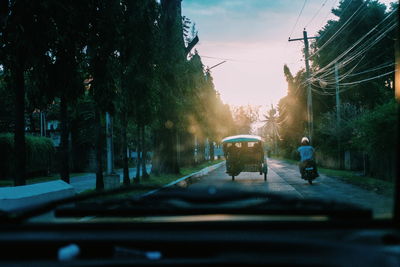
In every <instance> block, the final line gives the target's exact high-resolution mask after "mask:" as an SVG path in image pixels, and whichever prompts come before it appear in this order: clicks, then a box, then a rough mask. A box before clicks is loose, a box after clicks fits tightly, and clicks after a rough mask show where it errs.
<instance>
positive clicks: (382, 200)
mask: <svg viewBox="0 0 400 267" xmlns="http://www.w3.org/2000/svg"><path fill="white" fill-rule="evenodd" d="M225 171H226V169H225V165H223V166H221V167H220V168H218V169H216V170H215V171H213V172H211V173H210V174H208V175H206V176H204V177H202V178H201V179H200V180H199V181H198V182H197V183H195V184H193V185H191V187H196V186H204V185H218V186H221V185H222V186H223V185H225V184H226V185H229V186H232V185H234V186H240V187H250V188H251V189H252V190H253V189H255V190H261V191H265V192H272V193H279V194H288V195H291V196H295V197H298V198H318V199H327V200H335V201H339V202H345V203H353V204H356V205H359V206H362V207H367V208H371V209H372V210H373V213H374V216H376V217H387V216H391V211H392V207H393V199H392V198H389V197H386V196H383V195H379V194H377V193H375V192H371V191H367V190H364V189H362V188H359V187H357V186H354V185H351V184H347V183H344V182H342V181H340V180H338V179H335V178H332V177H328V176H326V175H323V174H320V177H318V178H317V179H316V180H314V182H313V184H312V185H310V184H309V183H308V182H307V181H305V180H303V179H301V178H300V174H299V170H298V166H297V165H294V164H289V163H286V162H283V161H279V160H275V159H268V176H267V181H266V182H264V176H263V175H260V174H259V173H255V172H244V173H241V174H239V175H238V176H236V177H235V181H232V178H231V176H229V175H228V174H226V173H225ZM360 179H362V177H360Z"/></svg>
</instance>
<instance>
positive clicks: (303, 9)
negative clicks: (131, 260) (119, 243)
mask: <svg viewBox="0 0 400 267" xmlns="http://www.w3.org/2000/svg"><path fill="white" fill-rule="evenodd" d="M0 12H1V13H0V47H1V49H0V92H1V98H0V153H1V160H0V211H1V213H0V215H1V216H0V219H1V218H3V215H4V218H8V219H10V218H12V216H10V214H15V213H18V214H24V216H25V217H24V216H23V218H28V217H29V218H30V217H31V215H27V214H29V211H33V210H36V211H37V212H36V213H34V215H35V216H36V215H41V216H42V217H41V218H42V221H44V222H53V221H56V218H57V217H64V218H65V217H68V218H74V220H75V222H81V221H82V218H83V219H84V221H93V222H96V221H98V220H99V219H98V218H99V217H108V218H111V219H112V220H116V221H118V220H121V218H120V217H140V221H142V222H145V221H146V220H151V219H150V217H152V218H153V219H154V218H158V219H159V220H161V219H160V218H161V217H163V218H164V219H163V220H168V221H177V220H182V218H186V219H187V220H201V219H199V218H200V217H201V216H203V215H204V216H208V217H203V219H204V220H234V219H235V220H239V219H240V220H245V219H251V220H253V219H256V218H257V220H258V219H262V220H268V219H271V217H268V216H279V220H289V219H293V216H300V217H296V218H297V220H310V219H311V220H321V218H325V217H324V216H326V218H328V219H329V218H330V217H335V216H336V217H338V218H353V217H357V216H358V218H364V217H362V216H365V218H374V219H382V218H383V219H391V218H393V215H394V214H393V210H394V202H395V201H394V194H395V182H396V181H395V180H396V153H397V150H396V146H397V140H398V139H397V128H398V127H397V117H398V115H397V112H398V111H397V101H396V93H395V92H396V90H395V82H394V81H395V69H396V68H397V67H398V65H397V64H396V60H395V59H396V53H398V49H396V47H398V44H395V42H396V41H397V38H398V3H397V2H396V1H390V0H376V1H369V0H339V1H338V0H308V1H307V0H298V1H291V0H282V1H266V0H216V1H210V0H204V1H203V0H183V1H182V0H110V1H100V0H95V1H88V0H82V1H67V2H66V1H61V0H51V1H48V0H44V1H19V0H13V1H12V0H5V1H1V8H0ZM396 45H397V46H396ZM50 204H51V206H47V207H48V208H47V209H46V208H45V209H44V210H41V208H43V207H46V205H50ZM50 211H51V213H49V212H50ZM27 212H28V213H27ZM166 215H167V216H169V217H168V218H169V219H167V218H166ZM228 215H232V216H228ZM244 215H246V216H247V217H246V216H244ZM32 216H33V215H32ZM157 216H158V217H157ZM185 216H186V217H185ZM193 216H194V217H193ZM196 216H197V217H196ZM198 216H200V217H198ZM235 216H236V217H235ZM240 216H242V217H240ZM243 216H244V217H243ZM257 216H258V217H257ZM291 216H292V217H291ZM318 216H322V217H318ZM336 217H335V218H336ZM14 218H15V217H14ZM21 218H22V217H21ZM76 218H78V219H76ZM96 218H97V219H96ZM146 218H147V219H146ZM326 218H325V219H326Z"/></svg>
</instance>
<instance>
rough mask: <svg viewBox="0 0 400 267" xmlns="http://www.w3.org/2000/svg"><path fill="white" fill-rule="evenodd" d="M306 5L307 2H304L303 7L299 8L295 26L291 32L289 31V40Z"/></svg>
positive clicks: (305, 0)
mask: <svg viewBox="0 0 400 267" xmlns="http://www.w3.org/2000/svg"><path fill="white" fill-rule="evenodd" d="M306 3H307V0H304V3H303V6H302V7H301V10H300V13H299V15H298V16H297V19H296V22H295V24H294V25H293V28H292V31H291V32H290V34H289V38H290V37H292V34H293V31H294V29H295V28H296V26H297V23H298V22H299V19H300V16H301V14H302V13H303V10H304V7H305V6H306Z"/></svg>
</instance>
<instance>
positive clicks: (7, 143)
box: [0, 133, 55, 179]
mask: <svg viewBox="0 0 400 267" xmlns="http://www.w3.org/2000/svg"><path fill="white" fill-rule="evenodd" d="M25 140H26V172H27V175H28V176H29V175H33V174H47V173H48V171H49V170H50V167H51V165H52V159H53V158H54V154H55V148H54V144H53V141H52V140H51V139H50V138H47V137H37V136H31V135H26V136H25ZM13 151H14V134H11V133H5V134H0V153H1V160H0V179H4V178H10V177H12V176H13V175H12V173H13V166H14V164H13V163H14V153H13Z"/></svg>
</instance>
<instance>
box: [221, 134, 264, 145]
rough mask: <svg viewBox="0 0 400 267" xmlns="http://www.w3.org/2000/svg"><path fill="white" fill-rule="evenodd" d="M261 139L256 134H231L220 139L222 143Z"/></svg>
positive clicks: (258, 140) (257, 140)
mask: <svg viewBox="0 0 400 267" xmlns="http://www.w3.org/2000/svg"><path fill="white" fill-rule="evenodd" d="M262 141H263V139H262V138H261V137H260V136H258V135H249V134H241V135H233V136H228V137H225V138H224V139H222V143H238V142H262Z"/></svg>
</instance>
